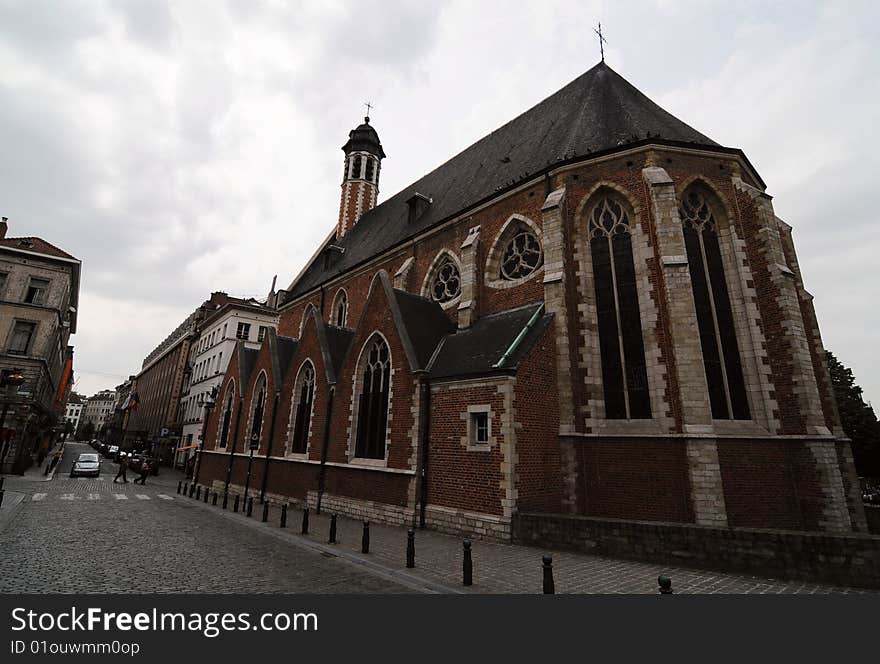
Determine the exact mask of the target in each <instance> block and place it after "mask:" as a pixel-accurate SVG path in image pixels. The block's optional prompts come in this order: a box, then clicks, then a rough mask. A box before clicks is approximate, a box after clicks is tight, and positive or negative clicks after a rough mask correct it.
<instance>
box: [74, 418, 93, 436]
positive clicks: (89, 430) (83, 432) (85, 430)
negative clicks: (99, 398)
mask: <svg viewBox="0 0 880 664" xmlns="http://www.w3.org/2000/svg"><path fill="white" fill-rule="evenodd" d="M94 433H95V423H94V422H92V421H91V420H89V421H88V422H86V423H85V424H83V425H81V426H80V428H79V431H78V432H77V434H76V439H77V440H91V439H92V436H93V435H94Z"/></svg>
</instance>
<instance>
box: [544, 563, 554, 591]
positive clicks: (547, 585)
mask: <svg viewBox="0 0 880 664" xmlns="http://www.w3.org/2000/svg"><path fill="white" fill-rule="evenodd" d="M543 562H544V594H545V595H553V594H555V593H556V585H555V584H554V583H553V556H547V555H545V556H544V558H543Z"/></svg>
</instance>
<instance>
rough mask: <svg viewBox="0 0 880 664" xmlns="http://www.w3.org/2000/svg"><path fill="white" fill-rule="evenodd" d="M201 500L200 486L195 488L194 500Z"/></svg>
mask: <svg viewBox="0 0 880 664" xmlns="http://www.w3.org/2000/svg"><path fill="white" fill-rule="evenodd" d="M201 499H202V487H201V485H199V486H197V487H196V500H201Z"/></svg>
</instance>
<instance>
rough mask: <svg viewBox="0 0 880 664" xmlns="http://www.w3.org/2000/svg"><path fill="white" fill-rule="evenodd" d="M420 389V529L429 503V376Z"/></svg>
mask: <svg viewBox="0 0 880 664" xmlns="http://www.w3.org/2000/svg"><path fill="white" fill-rule="evenodd" d="M419 388H420V389H421V390H422V396H421V399H419V405H420V408H419V419H420V420H421V422H420V428H421V433H422V435H421V440H420V441H419V443H420V445H421V447H422V453H421V454H420V455H419V459H420V460H421V468H419V469H418V472H417V473H416V479H417V480H418V482H419V490H418V492H417V493H418V497H419V528H424V527H425V508H426V506H427V503H428V449H429V447H430V442H431V381H430V380H428V378H427V376H422V379H421V380H420V381H419Z"/></svg>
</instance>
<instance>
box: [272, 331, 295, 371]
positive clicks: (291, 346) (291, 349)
mask: <svg viewBox="0 0 880 664" xmlns="http://www.w3.org/2000/svg"><path fill="white" fill-rule="evenodd" d="M276 339H277V340H276V343H277V344H278V346H277V347H278V364H279V365H280V366H281V378H282V379H283V377H284V375H286V374H287V372H288V371H289V370H290V360H291V358H293V354H294V353H295V352H296V347H297V345H298V344H299V341H298V340H296V339H291V338H290V337H281V336H279V337H277V338H276Z"/></svg>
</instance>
